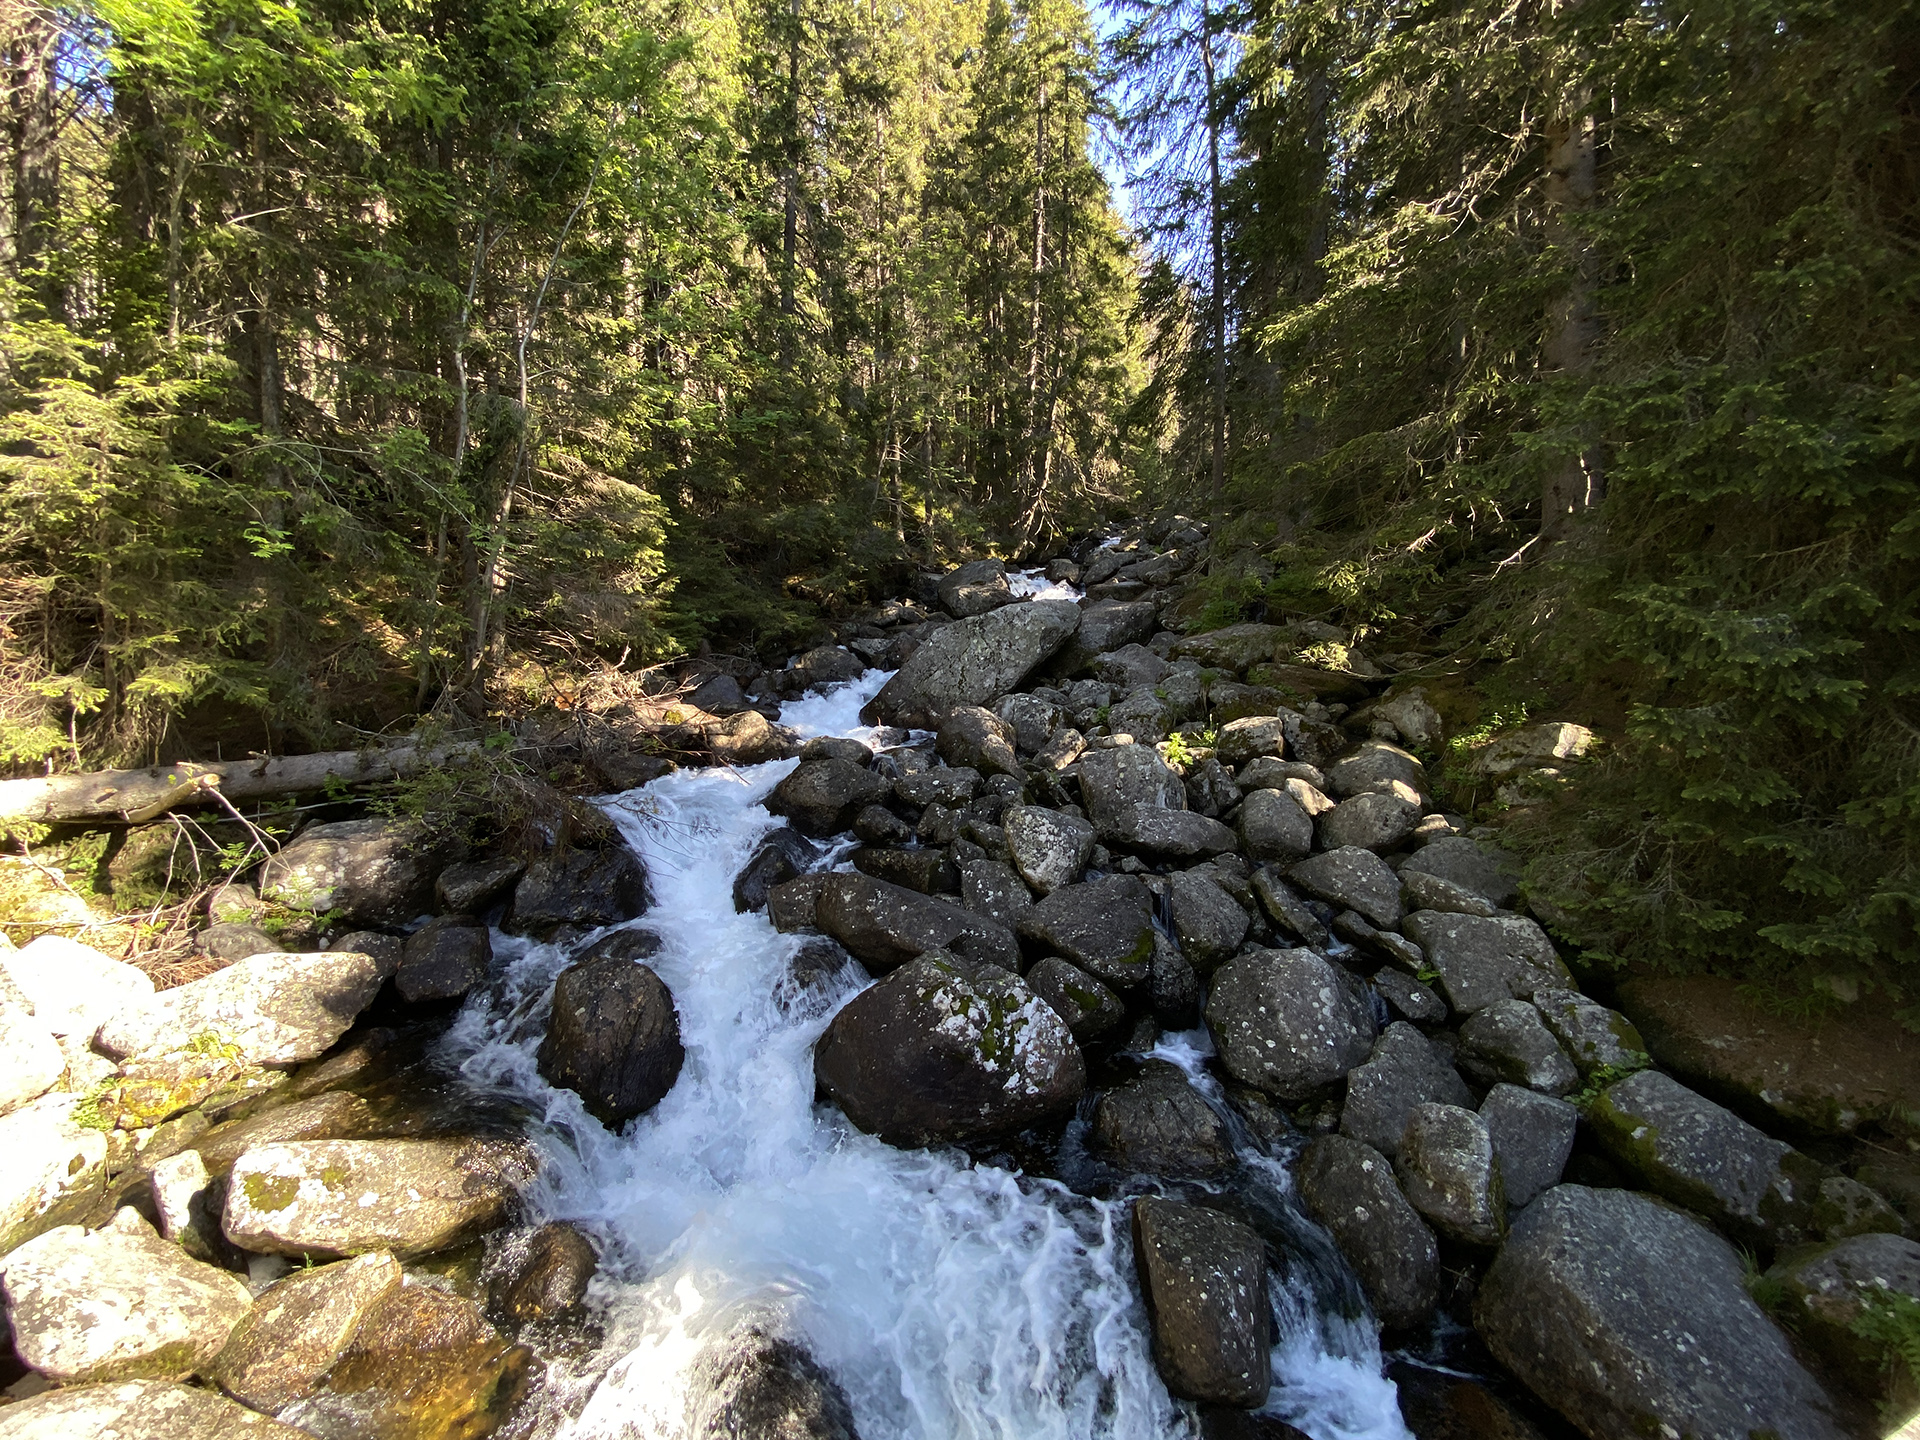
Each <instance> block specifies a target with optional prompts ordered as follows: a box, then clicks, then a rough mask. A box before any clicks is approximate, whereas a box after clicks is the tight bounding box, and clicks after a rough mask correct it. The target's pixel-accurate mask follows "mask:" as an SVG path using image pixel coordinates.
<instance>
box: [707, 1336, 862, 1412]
mask: <svg viewBox="0 0 1920 1440" xmlns="http://www.w3.org/2000/svg"><path fill="white" fill-rule="evenodd" d="M687 1392H688V1402H687V1416H686V1422H687V1424H686V1431H685V1433H686V1435H687V1437H688V1440H739V1437H744V1436H756V1437H758V1436H765V1437H766V1440H856V1434H855V1431H854V1425H853V1408H852V1406H851V1405H849V1404H848V1402H847V1396H846V1392H845V1391H843V1390H842V1389H841V1388H840V1387H839V1385H837V1384H836V1383H835V1382H834V1379H833V1377H832V1376H831V1375H829V1374H827V1372H826V1371H825V1370H823V1369H822V1368H821V1367H820V1364H819V1362H818V1361H816V1360H815V1359H814V1358H813V1357H812V1356H811V1355H809V1354H807V1352H806V1351H804V1350H802V1349H801V1348H800V1347H799V1346H798V1345H795V1344H794V1343H793V1342H792V1341H790V1340H785V1339H781V1338H780V1337H778V1336H775V1335H769V1334H767V1332H766V1331H764V1330H761V1329H758V1328H756V1327H751V1326H749V1327H748V1328H746V1329H744V1330H738V1331H735V1332H734V1333H733V1334H731V1335H728V1336H726V1337H725V1339H723V1340H721V1341H720V1342H718V1343H717V1344H713V1345H710V1346H708V1347H707V1348H706V1349H705V1350H703V1351H702V1352H701V1354H700V1358H699V1359H697V1360H696V1361H694V1364H693V1370H692V1373H691V1374H690V1375H689V1376H688V1385H687Z"/></svg>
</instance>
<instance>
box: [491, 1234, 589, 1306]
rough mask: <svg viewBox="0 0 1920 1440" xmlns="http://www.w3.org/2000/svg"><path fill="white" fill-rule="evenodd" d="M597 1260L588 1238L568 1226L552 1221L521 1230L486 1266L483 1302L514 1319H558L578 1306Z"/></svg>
mask: <svg viewBox="0 0 1920 1440" xmlns="http://www.w3.org/2000/svg"><path fill="white" fill-rule="evenodd" d="M599 1264H600V1257H599V1256H598V1255H597V1254H595V1253H594V1248H593V1242H592V1241H590V1240H589V1239H587V1237H586V1236H585V1235H583V1234H581V1233H580V1232H579V1231H578V1230H576V1229H575V1228H574V1227H573V1226H571V1225H568V1224H566V1223H564V1222H559V1221H556V1222H554V1223H552V1224H549V1225H542V1226H541V1227H540V1228H539V1229H537V1230H528V1231H524V1232H522V1233H521V1234H518V1235H515V1236H512V1237H511V1238H510V1239H509V1240H508V1241H507V1243H506V1244H505V1245H504V1246H503V1247H502V1248H501V1251H500V1252H499V1254H498V1256H497V1258H496V1261H495V1262H494V1264H492V1265H490V1266H489V1268H490V1269H493V1276H492V1279H491V1281H490V1282H489V1284H488V1286H487V1304H488V1306H489V1307H490V1308H491V1309H492V1310H493V1313H494V1314H495V1315H501V1316H505V1317H506V1318H507V1319H508V1320H511V1321H513V1322H514V1323H516V1324H525V1323H526V1322H528V1321H530V1320H554V1319H558V1318H559V1317H560V1316H562V1315H567V1314H570V1313H572V1312H573V1311H575V1310H577V1309H579V1308H580V1303H581V1301H583V1300H585V1299H586V1298H587V1286H588V1284H589V1283H590V1282H591V1281H592V1279H593V1272H594V1271H595V1270H596V1269H597V1268H598V1267H599ZM495 1266H497V1268H495Z"/></svg>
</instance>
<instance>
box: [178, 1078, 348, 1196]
mask: <svg viewBox="0 0 1920 1440" xmlns="http://www.w3.org/2000/svg"><path fill="white" fill-rule="evenodd" d="M373 1124H374V1112H373V1108H372V1107H371V1106H369V1105H368V1104H367V1102H366V1101H365V1100H362V1099H361V1098H360V1097H359V1096H358V1095H353V1094H349V1093H348V1092H347V1091H344V1090H327V1091H323V1092H322V1093H321V1094H318V1095H308V1096H303V1097H302V1098H301V1099H298V1100H295V1101H292V1102H291V1103H289V1104H286V1105H275V1106H274V1107H272V1108H271V1109H268V1110H262V1111H260V1112H259V1113H258V1114H257V1115H248V1116H246V1117H245V1118H243V1119H239V1120H229V1121H227V1122H226V1123H225V1124H224V1125H216V1126H214V1127H213V1128H212V1129H211V1130H208V1131H206V1132H205V1133H204V1134H201V1135H199V1136H197V1137H196V1138H195V1139H194V1142H193V1148H194V1149H195V1150H196V1151H198V1152H199V1155H200V1158H201V1160H203V1161H204V1162H205V1163H206V1167H207V1172H208V1174H210V1175H213V1176H216V1177H217V1176H222V1175H225V1174H226V1173H227V1172H228V1171H230V1170H231V1169H233V1162H234V1161H236V1160H238V1159H239V1158H240V1157H241V1156H242V1155H243V1154H245V1153H246V1152H247V1151H248V1150H250V1149H252V1148H253V1147H254V1146H255V1145H268V1144H272V1143H274V1142H276V1141H280V1140H346V1139H351V1138H352V1137H354V1136H356V1135H361V1134H364V1133H366V1131H367V1130H369V1129H370V1128H372V1126H373Z"/></svg>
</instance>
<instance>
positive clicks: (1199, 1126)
mask: <svg viewBox="0 0 1920 1440" xmlns="http://www.w3.org/2000/svg"><path fill="white" fill-rule="evenodd" d="M1093 1141H1094V1144H1095V1145H1096V1146H1097V1147H1098V1148H1099V1149H1100V1150H1101V1151H1103V1152H1105V1154H1106V1155H1107V1157H1108V1158H1109V1159H1111V1160H1112V1162H1113V1163H1114V1164H1115V1165H1118V1166H1120V1167H1121V1168H1122V1169H1125V1170H1132V1171H1139V1172H1144V1173H1146V1174H1149V1175H1218V1174H1220V1173H1221V1172H1222V1171H1224V1170H1227V1169H1230V1168H1231V1167H1232V1165H1233V1159H1234V1156H1233V1139H1232V1137H1231V1136H1230V1135H1229V1134H1228V1132H1227V1126H1226V1122H1225V1121H1223V1120H1222V1119H1221V1118H1220V1116H1219V1115H1218V1114H1216V1113H1215V1111H1214V1109H1213V1107H1212V1106H1211V1105H1209V1104H1208V1103H1207V1102H1206V1098H1205V1097H1204V1096H1202V1095H1201V1094H1200V1092H1199V1091H1198V1090H1195V1089H1194V1088H1193V1086H1192V1084H1190V1083H1189V1082H1188V1080H1187V1077H1186V1076H1185V1075H1184V1074H1182V1073H1181V1071H1180V1068H1179V1067H1178V1066H1177V1065H1170V1064H1168V1063H1167V1062H1166V1061H1165V1060H1149V1061H1147V1063H1146V1064H1145V1065H1144V1066H1142V1067H1141V1070H1140V1073H1139V1074H1138V1075H1136V1076H1134V1077H1133V1079H1131V1080H1129V1081H1128V1082H1127V1083H1126V1084H1125V1085H1122V1086H1121V1087H1120V1088H1119V1089H1117V1090H1109V1091H1107V1092H1106V1093H1105V1094H1104V1095H1102V1096H1101V1097H1100V1100H1099V1103H1098V1104H1097V1105H1096V1106H1095V1107H1094V1112H1093Z"/></svg>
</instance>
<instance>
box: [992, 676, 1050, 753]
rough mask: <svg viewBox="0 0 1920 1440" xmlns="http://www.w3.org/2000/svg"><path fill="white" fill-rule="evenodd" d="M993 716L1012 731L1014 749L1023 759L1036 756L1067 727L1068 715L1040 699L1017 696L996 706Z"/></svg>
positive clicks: (1006, 699) (998, 701)
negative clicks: (1003, 722)
mask: <svg viewBox="0 0 1920 1440" xmlns="http://www.w3.org/2000/svg"><path fill="white" fill-rule="evenodd" d="M993 713H994V714H995V715H997V716H999V717H1000V718H1001V719H1002V720H1004V721H1005V722H1006V723H1007V725H1008V726H1009V727H1010V728H1011V729H1012V731H1013V747H1014V749H1015V750H1017V751H1019V752H1020V753H1021V754H1023V755H1037V754H1039V753H1040V752H1041V751H1042V750H1044V749H1046V748H1047V744H1048V742H1049V741H1051V740H1052V739H1053V737H1054V736H1055V735H1056V734H1058V733H1059V732H1060V729H1061V727H1062V726H1064V725H1065V724H1066V723H1067V713H1066V711H1064V710H1062V709H1061V708H1060V707H1059V706H1058V705H1055V704H1053V703H1052V702H1051V701H1048V700H1042V699H1041V698H1040V697H1039V696H1038V695H1028V694H1025V693H1022V692H1015V693H1014V694H1012V695H1002V696H1001V697H1000V698H999V699H998V700H996V701H994V702H993Z"/></svg>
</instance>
